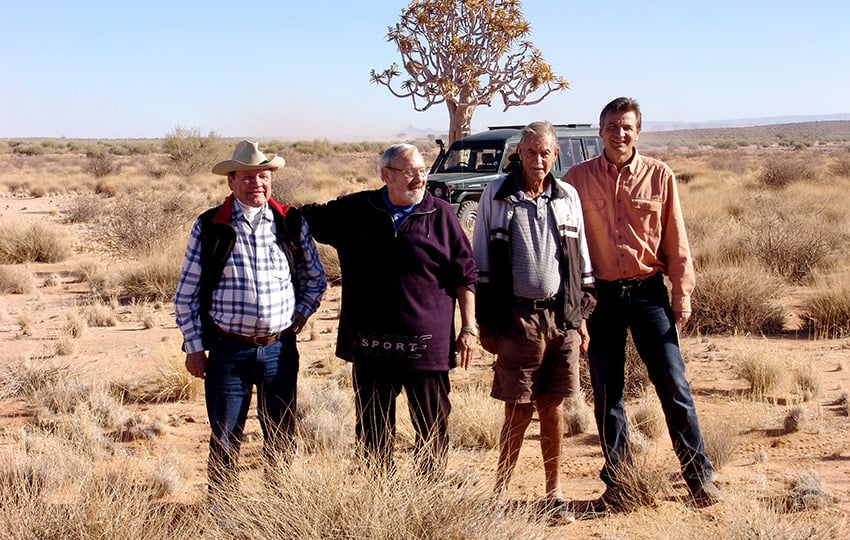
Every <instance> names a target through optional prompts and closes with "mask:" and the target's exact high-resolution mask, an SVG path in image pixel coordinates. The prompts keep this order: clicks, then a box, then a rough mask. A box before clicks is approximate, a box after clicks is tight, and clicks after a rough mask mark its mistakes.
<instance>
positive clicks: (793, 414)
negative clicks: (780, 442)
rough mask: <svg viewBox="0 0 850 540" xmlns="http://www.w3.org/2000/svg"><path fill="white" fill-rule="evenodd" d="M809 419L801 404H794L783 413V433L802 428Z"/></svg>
mask: <svg viewBox="0 0 850 540" xmlns="http://www.w3.org/2000/svg"><path fill="white" fill-rule="evenodd" d="M808 421H809V411H808V410H807V409H806V408H805V407H804V406H802V405H794V406H793V407H791V408H790V409H789V410H788V414H786V415H785V420H784V421H783V423H782V432H783V433H796V432H797V431H800V430H801V429H803V428H804V427H805V425H806V423H807V422H808Z"/></svg>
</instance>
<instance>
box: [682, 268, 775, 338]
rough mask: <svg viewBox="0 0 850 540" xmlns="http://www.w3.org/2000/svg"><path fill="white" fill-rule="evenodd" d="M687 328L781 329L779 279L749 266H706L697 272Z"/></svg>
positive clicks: (771, 331) (714, 330)
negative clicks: (696, 284)
mask: <svg viewBox="0 0 850 540" xmlns="http://www.w3.org/2000/svg"><path fill="white" fill-rule="evenodd" d="M697 281H698V282H699V286H698V287H697V288H696V290H694V294H693V314H692V316H691V319H690V321H689V322H688V329H689V330H690V331H696V332H697V333H699V334H757V335H769V334H775V333H777V332H779V331H781V330H782V327H783V324H784V316H783V312H782V308H781V307H780V306H779V305H778V303H777V300H778V298H779V295H780V293H781V292H782V286H781V283H780V282H779V281H778V280H777V279H774V278H772V277H771V276H769V275H767V274H766V273H765V272H764V271H763V270H761V269H759V268H757V267H753V266H725V267H716V268H706V269H703V270H701V271H700V272H699V274H698V276H697Z"/></svg>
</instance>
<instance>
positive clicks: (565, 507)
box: [543, 498, 576, 525]
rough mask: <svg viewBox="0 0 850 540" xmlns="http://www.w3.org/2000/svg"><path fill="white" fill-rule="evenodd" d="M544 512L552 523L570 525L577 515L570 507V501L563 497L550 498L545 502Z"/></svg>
mask: <svg viewBox="0 0 850 540" xmlns="http://www.w3.org/2000/svg"><path fill="white" fill-rule="evenodd" d="M543 514H544V515H545V516H546V519H548V520H549V524H550V525H569V524H570V523H574V522H575V520H576V515H575V513H574V512H573V509H572V508H571V507H570V503H568V502H567V501H565V500H564V499H561V498H557V499H548V500H547V501H546V502H545V503H544V504H543Z"/></svg>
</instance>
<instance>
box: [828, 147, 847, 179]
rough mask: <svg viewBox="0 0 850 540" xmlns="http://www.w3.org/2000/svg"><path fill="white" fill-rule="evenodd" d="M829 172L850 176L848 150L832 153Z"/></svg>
mask: <svg viewBox="0 0 850 540" xmlns="http://www.w3.org/2000/svg"><path fill="white" fill-rule="evenodd" d="M829 172H831V173H832V174H834V175H835V176H842V177H845V178H848V177H850V152H844V153H841V154H833V155H832V163H831V164H830V166H829Z"/></svg>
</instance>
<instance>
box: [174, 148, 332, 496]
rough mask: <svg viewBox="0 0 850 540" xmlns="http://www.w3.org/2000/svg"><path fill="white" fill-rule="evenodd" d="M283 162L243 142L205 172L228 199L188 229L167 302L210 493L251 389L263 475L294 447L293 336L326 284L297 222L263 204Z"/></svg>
mask: <svg viewBox="0 0 850 540" xmlns="http://www.w3.org/2000/svg"><path fill="white" fill-rule="evenodd" d="M284 163H285V161H284V159H283V158H282V157H280V156H271V158H269V157H267V156H266V155H265V154H263V153H262V152H261V151H260V150H259V148H258V146H257V143H256V142H251V141H242V142H240V143H239V144H237V145H236V149H235V150H234V152H233V158H232V159H229V160H225V161H222V162H220V163H218V164H217V165H216V166H215V167H213V169H212V172H213V173H214V174H218V175H226V176H227V183H228V186H229V187H230V189H231V191H232V193H231V195H230V196H228V197H227V198H226V199H225V201H224V203H223V204H222V205H220V206H217V207H215V208H211V209H209V210H207V211H206V212H204V213H203V214H201V216H200V217H199V218H198V220H197V221H196V222H195V225H194V227H193V228H192V232H191V235H190V237H189V243H188V246H187V248H186V256H185V260H184V262H183V271H182V273H181V276H180V281H179V282H178V284H177V291H176V293H175V295H174V311H175V313H176V319H177V326H178V327H179V328H180V331H181V332H182V333H183V340H184V341H183V348H184V350H185V351H186V369H187V370H188V371H189V373H191V374H192V375H194V376H195V377H199V378H202V379H205V381H204V385H205V389H206V402H207V415H208V416H209V421H210V428H211V431H212V435H211V436H210V453H209V462H208V474H209V483H210V488H211V490H212V491H218V490H219V489H220V488H222V487H225V486H230V487H233V486H235V482H236V465H237V458H238V455H239V446H240V442H241V439H242V432H243V429H244V427H245V420H246V418H247V415H248V407H249V405H250V402H251V393H252V389H253V387H254V386H256V387H257V413H258V417H259V420H260V426H261V428H262V430H263V437H264V444H263V454H264V456H265V458H266V460H267V467H268V469H267V472H271V470H272V467H273V466H274V464H275V462H276V459H277V458H281V457H282V458H283V459H284V460H288V459H289V457H290V456H291V452H292V450H293V448H294V439H293V434H294V429H295V408H296V380H297V376H298V351H297V349H296V347H295V334H297V333H298V332H300V331H301V330H302V329H303V328H304V325H305V323H306V322H307V319H308V318H309V317H310V315H312V314H313V313H314V312H315V311H316V309H317V308H318V307H319V302H320V301H321V299H322V295H323V294H324V291H325V288H326V287H327V284H326V281H325V276H324V269H323V267H322V263H321V260H320V259H319V255H318V253H317V251H316V246H315V244H314V243H313V239H312V237H311V236H310V231H309V229H308V227H307V224H306V223H305V222H304V221H303V218H302V217H301V214H300V213H299V212H298V211H297V210H296V209H294V208H291V207H289V206H288V205H286V204H281V203H279V202H277V201H275V200H274V199H272V198H271V181H272V172H273V171H276V170H277V169H280V168H281V167H283V166H284ZM205 351H209V356H208V355H207V353H206V352H205Z"/></svg>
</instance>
